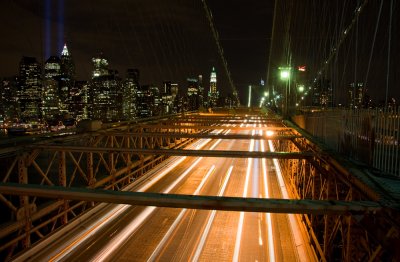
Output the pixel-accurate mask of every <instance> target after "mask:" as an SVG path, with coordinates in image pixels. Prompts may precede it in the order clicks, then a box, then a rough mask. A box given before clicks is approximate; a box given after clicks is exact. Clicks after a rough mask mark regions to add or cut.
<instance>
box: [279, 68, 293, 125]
mask: <svg viewBox="0 0 400 262" xmlns="http://www.w3.org/2000/svg"><path fill="white" fill-rule="evenodd" d="M291 70H292V68H291V67H279V71H280V73H279V75H280V79H281V80H282V81H284V82H285V104H284V110H283V117H284V118H287V117H288V115H289V110H288V106H289V96H290V80H291V77H292V76H291V75H292V72H291Z"/></svg>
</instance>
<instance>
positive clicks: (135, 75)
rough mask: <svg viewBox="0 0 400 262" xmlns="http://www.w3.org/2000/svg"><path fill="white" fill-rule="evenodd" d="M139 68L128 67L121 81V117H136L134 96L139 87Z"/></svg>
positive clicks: (128, 118)
mask: <svg viewBox="0 0 400 262" xmlns="http://www.w3.org/2000/svg"><path fill="white" fill-rule="evenodd" d="M139 74H140V72H139V69H128V70H127V72H126V78H125V81H124V83H123V89H124V91H123V98H124V99H123V101H122V103H123V105H122V115H123V119H125V120H131V119H134V118H136V113H137V112H136V96H137V91H138V88H139Z"/></svg>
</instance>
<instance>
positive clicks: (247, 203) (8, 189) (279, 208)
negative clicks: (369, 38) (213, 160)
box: [0, 183, 383, 215]
mask: <svg viewBox="0 0 400 262" xmlns="http://www.w3.org/2000/svg"><path fill="white" fill-rule="evenodd" d="M0 192H1V193H3V194H10V195H31V196H37V197H45V198H55V199H69V200H84V201H94V202H106V203H115V204H128V205H137V206H157V207H172V208H189V209H205V210H226V211H246V212H269V213H291V214H347V215H348V214H363V213H368V212H378V211H380V210H382V209H383V207H382V206H381V205H380V204H379V203H377V202H372V201H350V202H346V201H337V200H326V201H323V200H304V199H302V200H295V199H271V198H241V197H217V196H198V195H177V194H162V193H146V192H127V191H112V190H95V189H86V188H64V187H58V186H41V185H27V184H15V183H0Z"/></svg>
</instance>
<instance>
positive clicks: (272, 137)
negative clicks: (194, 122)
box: [107, 132, 300, 140]
mask: <svg viewBox="0 0 400 262" xmlns="http://www.w3.org/2000/svg"><path fill="white" fill-rule="evenodd" d="M107 134H108V135H113V136H121V137H135V138H136V137H143V138H144V137H146V138H149V137H156V138H159V137H163V138H196V139H200V138H210V139H255V140H293V139H295V138H300V136H295V135H270V136H266V135H243V134H212V133H195V134H187V133H171V132H147V133H121V132H109V133H107Z"/></svg>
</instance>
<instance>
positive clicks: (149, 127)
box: [140, 124, 293, 131]
mask: <svg viewBox="0 0 400 262" xmlns="http://www.w3.org/2000/svg"><path fill="white" fill-rule="evenodd" d="M140 128H144V129H146V128H147V129H152V128H153V129H154V128H162V129H217V130H229V129H231V130H271V131H292V130H293V129H292V128H288V127H273V126H269V127H265V126H264V127H254V126H242V127H240V126H226V125H224V126H219V125H212V126H204V125H193V126H192V125H187V126H185V125H171V124H169V125H161V124H154V125H150V124H145V125H140Z"/></svg>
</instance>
